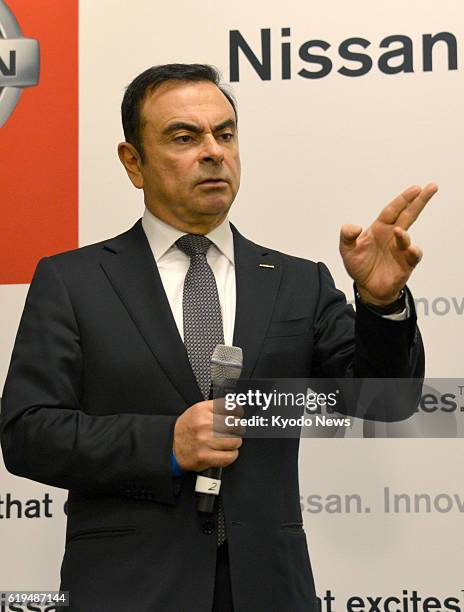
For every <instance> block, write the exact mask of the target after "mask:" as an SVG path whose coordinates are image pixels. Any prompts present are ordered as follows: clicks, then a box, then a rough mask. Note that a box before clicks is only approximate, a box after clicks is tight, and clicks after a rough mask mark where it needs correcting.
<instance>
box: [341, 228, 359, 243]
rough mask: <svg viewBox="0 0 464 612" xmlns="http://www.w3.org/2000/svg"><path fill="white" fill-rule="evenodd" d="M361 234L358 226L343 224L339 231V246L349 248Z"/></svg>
mask: <svg viewBox="0 0 464 612" xmlns="http://www.w3.org/2000/svg"><path fill="white" fill-rule="evenodd" d="M361 232H362V227H361V226H360V225H352V224H351V223H345V225H342V227H341V229H340V246H351V245H353V244H354V243H355V242H356V239H357V238H358V236H359V235H360V234H361Z"/></svg>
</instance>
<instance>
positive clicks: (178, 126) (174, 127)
mask: <svg viewBox="0 0 464 612" xmlns="http://www.w3.org/2000/svg"><path fill="white" fill-rule="evenodd" d="M236 127H237V124H236V123H235V120H234V119H226V120H225V121H223V122H222V123H219V124H218V125H215V126H214V128H213V132H220V131H221V130H225V129H226V128H233V129H236ZM178 130H186V131H187V132H193V133H194V134H202V133H203V129H202V128H201V127H198V125H195V123H188V122H185V121H176V122H175V123H171V124H170V125H168V126H166V127H165V128H164V130H163V131H162V134H163V135H165V136H166V135H168V134H172V133H173V132H177V131H178Z"/></svg>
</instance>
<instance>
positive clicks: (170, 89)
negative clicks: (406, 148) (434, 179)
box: [1, 65, 436, 612]
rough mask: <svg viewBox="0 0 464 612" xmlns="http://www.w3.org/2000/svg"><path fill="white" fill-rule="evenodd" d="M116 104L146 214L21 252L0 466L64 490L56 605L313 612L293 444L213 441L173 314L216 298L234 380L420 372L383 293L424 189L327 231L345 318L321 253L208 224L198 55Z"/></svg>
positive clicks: (399, 285)
mask: <svg viewBox="0 0 464 612" xmlns="http://www.w3.org/2000/svg"><path fill="white" fill-rule="evenodd" d="M122 111H123V124H124V130H125V135H126V142H124V143H121V145H120V146H119V156H120V159H121V161H122V163H123V164H124V167H125V168H126V170H127V173H128V175H129V177H130V179H131V181H132V183H133V184H134V186H135V187H137V188H139V189H143V192H144V198H145V204H146V211H145V213H144V217H143V219H142V221H138V222H137V223H136V224H135V225H134V226H133V227H132V228H131V229H130V230H128V231H127V232H125V233H123V234H121V235H120V236H117V237H116V238H112V239H109V240H107V241H104V242H102V243H99V244H95V245H90V246H87V247H83V248H81V249H78V250H76V251H72V252H67V253H62V254H60V255H56V256H53V257H49V258H44V259H42V260H41V261H40V262H39V264H38V267H37V270H36V273H35V275H34V278H33V280H32V283H31V287H30V290H29V293H28V297H27V300H26V305H25V309H24V313H23V316H22V319H21V323H20V328H19V332H18V336H17V339H16V344H15V348H14V352H13V356H12V361H11V366H10V369H9V373H8V377H7V381H6V384H5V389H4V399H3V413H2V418H1V441H2V448H3V453H4V459H5V465H6V467H7V469H8V470H10V471H11V472H12V473H14V474H18V475H20V476H24V477H27V478H31V479H33V480H37V481H39V482H43V483H46V484H49V485H53V486H57V487H63V488H65V489H69V498H68V523H67V531H66V549H65V555H64V559H63V564H62V571H61V588H62V589H63V590H69V591H70V595H71V608H70V610H72V611H73V612H101V611H103V610H105V611H106V610H111V612H123V611H124V612H127V611H128V610H137V611H140V612H170V611H172V612H181V611H182V612H206V611H210V610H217V611H219V610H220V611H221V612H227V610H232V609H234V610H236V611H237V612H238V611H243V612H249V611H253V612H254V611H258V612H261V611H262V612H264V611H266V612H267V611H268V610H277V611H282V612H287V611H289V610H291V611H292V612H297V611H300V610H301V611H303V610H316V609H317V602H316V598H315V589H314V583H313V578H312V573H311V567H310V562H309V557H308V552H307V545H306V537H305V532H304V530H303V527H302V516H301V510H300V503H299V490H298V469H297V459H298V440H297V439H280V440H275V439H246V440H245V441H244V442H243V445H242V438H241V437H240V436H239V435H231V436H229V437H218V436H215V435H213V407H212V401H211V400H209V399H205V397H206V398H208V390H209V387H208V385H209V380H206V387H205V378H204V376H205V370H204V365H205V363H206V364H207V363H208V360H209V358H210V354H209V356H208V355H205V351H204V350H203V349H201V350H200V348H198V347H199V346H200V345H198V344H195V342H202V341H203V339H204V336H205V335H208V334H209V333H210V331H211V330H210V329H209V328H208V330H207V333H206V332H205V330H204V329H199V330H198V329H195V323H196V320H195V319H193V320H191V319H189V317H190V314H189V313H190V311H191V310H192V308H193V307H194V306H195V307H198V308H197V311H195V312H198V313H199V314H198V316H199V317H201V315H202V310H204V309H207V308H209V307H210V306H211V304H213V303H216V304H217V305H218V306H219V307H220V315H219V320H220V323H221V325H220V326H219V327H220V329H219V328H218V327H217V326H216V328H217V329H219V331H218V333H219V335H220V336H221V334H222V336H221V338H222V339H223V341H224V342H225V343H226V344H231V343H233V344H234V345H236V346H240V347H242V348H243V354H244V366H243V374H242V376H243V377H244V378H286V377H289V378H296V377H307V376H310V375H312V376H317V377H322V376H336V377H341V376H370V377H409V376H422V375H423V350H422V343H421V340H420V335H419V333H418V330H417V328H416V319H415V312H414V306H413V301H412V299H411V297H410V294H408V291H407V290H406V291H404V290H403V288H404V286H405V283H406V281H407V279H408V277H409V275H410V273H411V271H412V270H413V268H414V266H415V265H416V264H417V262H418V261H419V260H420V257H421V253H420V251H419V249H418V248H417V247H414V246H412V245H411V243H410V239H409V236H408V234H407V232H406V230H407V228H408V227H409V226H410V225H411V224H412V223H413V222H414V220H415V219H416V217H417V216H418V214H419V213H420V211H421V210H422V208H423V207H424V206H425V204H426V203H427V201H428V200H429V199H430V197H431V196H432V195H433V194H434V192H435V191H436V188H435V186H434V185H429V186H428V187H426V188H424V189H420V188H418V187H411V188H410V189H408V190H406V191H405V192H404V193H403V194H401V195H400V196H398V197H397V198H396V199H395V200H393V202H392V203H391V204H389V205H388V206H387V207H386V208H385V209H384V210H383V211H382V212H381V214H380V215H379V217H378V218H377V219H376V221H375V222H374V223H373V224H372V225H371V226H370V227H369V228H368V229H367V230H365V231H362V230H361V228H359V227H356V226H344V227H343V228H342V232H341V242H340V249H341V253H342V257H343V259H344V263H345V266H346V268H347V270H348V272H349V274H350V275H351V276H352V277H353V279H354V280H355V283H356V288H357V292H356V300H357V312H356V314H355V313H354V311H353V309H352V308H351V307H350V306H348V305H347V304H346V300H345V297H344V295H343V294H342V293H341V292H339V291H338V290H337V289H335V287H334V284H333V281H332V279H331V276H330V274H329V272H328V270H327V268H326V267H325V266H324V265H323V264H320V263H319V264H316V263H313V262H310V261H306V260H303V259H299V258H295V257H290V256H288V255H285V254H283V253H279V252H277V251H273V250H271V249H268V248H263V247H260V246H258V245H256V244H253V243H252V242H250V241H249V240H247V239H246V238H244V237H243V236H241V235H240V233H239V232H238V231H237V230H236V229H235V228H234V227H233V226H230V225H229V223H228V220H227V213H228V210H229V208H230V206H231V204H232V202H233V200H234V197H235V195H236V193H237V190H238V187H239V179H240V161H239V151H238V140H237V114H236V108H235V103H234V101H233V99H232V97H231V96H230V94H228V93H227V91H225V90H223V89H222V88H220V87H219V81H218V76H217V74H216V73H215V72H214V71H213V70H212V69H211V68H210V67H207V66H198V65H190V66H186V65H169V66H161V67H156V68H152V69H149V70H147V71H146V72H144V73H143V74H142V75H139V77H137V78H136V79H135V80H134V81H133V82H132V84H131V85H130V86H129V88H128V90H127V91H126V94H125V97H124V101H123V107H122ZM184 235H187V236H188V238H187V239H186V240H187V241H189V242H188V244H187V245H186V244H184V242H185V239H184V240H183V236H184ZM192 236H193V238H192ZM204 236H207V237H208V240H204V238H203V237H204ZM198 245H200V246H199V247H198V248H199V249H200V251H201V249H203V251H202V252H201V253H200V252H197V251H195V253H194V252H193V250H194V249H195V248H197V246H198ZM203 247H204V248H203ZM192 249H193V250H192ZM194 259H195V262H196V263H195V262H194ZM195 266H196V267H195ZM189 275H190V276H189ZM187 278H189V280H187ZM203 281H204V283H209V284H208V285H207V286H208V299H207V301H206V302H204V303H203V305H202V303H201V299H202V294H203V293H204V292H205V291H206V290H205V289H204V287H205V286H206V285H202V282H203ZM189 300H193V302H192V301H189ZM195 300H197V301H196V302H195ZM198 300H200V301H198ZM192 304H193V306H192ZM199 304H200V306H198V305H199ZM211 312H212V311H211ZM218 312H219V311H216V315H214V316H217V315H218ZM212 317H213V315H212V314H211V313H209V312H208V317H207V319H205V321H204V323H203V325H205V326H207V325H209V323H208V320H209V319H211V318H212ZM395 319H396V320H395ZM216 323H217V321H216ZM200 327H201V326H200ZM191 342H193V344H190V343H191ZM199 353H201V355H200V356H201V359H200V362H201V360H203V362H201V363H200V365H198V360H196V357H198V354H199ZM202 363H203V365H202ZM202 368H203V370H202ZM210 466H222V467H224V468H225V469H224V473H223V484H222V490H221V496H222V497H221V499H222V510H220V511H219V514H218V516H217V517H216V515H215V516H213V517H204V516H201V515H199V514H198V512H197V510H196V504H195V494H194V486H195V480H196V475H197V472H200V471H202V470H204V469H206V468H207V467H210ZM221 513H222V518H221V516H220V514H221ZM224 516H225V541H221V543H220V545H219V546H218V534H217V525H216V519H217V522H218V523H220V522H221V521H222V520H223V517H224ZM222 540H224V538H222Z"/></svg>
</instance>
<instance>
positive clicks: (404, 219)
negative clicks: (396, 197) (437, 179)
mask: <svg viewBox="0 0 464 612" xmlns="http://www.w3.org/2000/svg"><path fill="white" fill-rule="evenodd" d="M437 191H438V186H437V185H436V184H435V183H429V184H428V185H426V186H425V187H424V189H422V190H421V191H420V193H419V194H418V195H417V196H416V197H415V198H414V200H413V201H412V202H411V203H410V204H409V205H408V206H407V207H406V208H405V209H404V210H403V211H402V212H401V214H400V215H399V217H398V219H397V221H396V223H397V225H399V226H400V227H402V228H403V229H408V227H410V226H411V225H412V224H413V223H414V221H415V220H416V219H417V217H418V216H419V215H420V213H421V212H422V210H423V209H424V208H425V206H426V204H427V202H429V200H430V199H431V198H432V197H433V196H434V195H435V194H436V193H437Z"/></svg>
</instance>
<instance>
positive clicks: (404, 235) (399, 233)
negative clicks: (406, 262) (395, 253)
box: [394, 227, 411, 251]
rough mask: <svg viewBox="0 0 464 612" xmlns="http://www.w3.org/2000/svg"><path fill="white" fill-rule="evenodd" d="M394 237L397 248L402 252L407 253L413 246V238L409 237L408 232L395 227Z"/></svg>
mask: <svg viewBox="0 0 464 612" xmlns="http://www.w3.org/2000/svg"><path fill="white" fill-rule="evenodd" d="M394 235H395V240H396V245H397V247H398V248H399V249H400V250H401V251H405V250H406V249H407V248H408V247H409V246H410V244H411V238H410V237H409V234H408V232H406V231H405V230H404V229H403V228H401V227H395V229H394Z"/></svg>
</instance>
